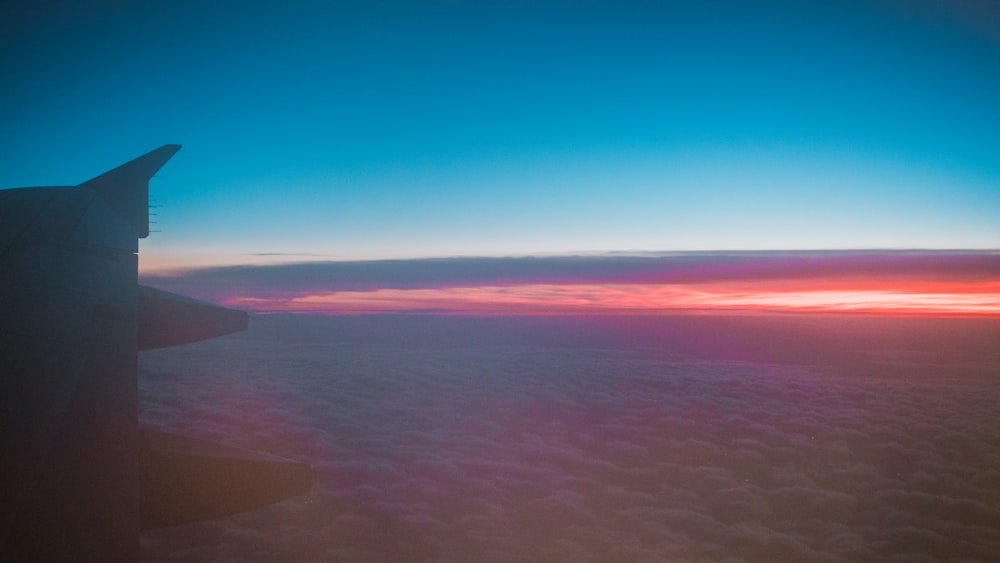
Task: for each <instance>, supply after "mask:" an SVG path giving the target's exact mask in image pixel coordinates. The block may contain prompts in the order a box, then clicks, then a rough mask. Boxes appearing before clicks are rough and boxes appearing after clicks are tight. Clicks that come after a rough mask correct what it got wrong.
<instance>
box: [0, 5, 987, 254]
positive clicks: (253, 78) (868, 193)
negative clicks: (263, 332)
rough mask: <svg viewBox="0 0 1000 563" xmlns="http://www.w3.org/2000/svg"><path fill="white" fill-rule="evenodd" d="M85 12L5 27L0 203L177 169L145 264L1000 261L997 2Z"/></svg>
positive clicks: (83, 8) (162, 181)
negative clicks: (713, 253) (711, 254)
mask: <svg viewBox="0 0 1000 563" xmlns="http://www.w3.org/2000/svg"><path fill="white" fill-rule="evenodd" d="M66 4H67V5H65V6H62V5H61V3H60V2H53V3H50V4H49V5H48V7H47V8H46V9H45V10H43V9H41V8H23V7H21V8H16V7H5V8H4V10H5V13H4V17H3V18H0V19H3V20H5V21H6V22H7V23H5V24H4V27H3V34H2V35H3V37H4V38H5V39H3V40H2V41H3V42H2V50H0V53H2V54H0V71H2V74H3V76H4V80H3V82H4V86H3V88H2V89H0V122H2V123H3V124H4V125H3V127H2V128H0V154H3V155H4V156H3V157H2V160H0V185H2V186H4V187H15V186H23V185H39V184H75V183H78V182H82V181H84V180H86V179H88V178H90V177H92V176H95V175H97V174H99V173H101V172H103V171H104V170H105V169H107V168H110V167H113V166H115V165H117V164H119V163H121V162H124V161H125V160H128V159H130V158H132V157H134V156H137V155H139V154H141V153H143V152H146V151H148V150H151V149H153V148H155V147H157V146H159V145H161V144H164V143H181V144H183V145H184V147H185V149H184V151H182V152H181V153H179V154H178V155H177V156H176V157H175V158H174V160H173V161H171V162H170V163H169V164H168V165H167V167H165V168H164V170H163V173H162V176H163V177H162V178H157V179H155V180H154V182H153V184H152V195H153V197H154V199H155V200H156V201H157V203H159V204H160V205H161V207H160V208H158V209H157V211H158V212H159V216H158V218H157V219H158V225H156V226H154V228H156V227H158V228H160V229H162V231H163V232H160V233H155V234H154V235H153V236H152V237H151V238H150V239H148V240H147V241H144V243H143V247H142V251H143V261H144V264H145V265H146V266H147V267H152V266H151V265H156V264H172V265H184V264H223V263H241V262H266V261H294V260H317V259H323V260H327V259H334V260H343V259H350V260H357V259H374V258H412V257H425V256H455V255H474V256H475V255H491V256H503V255H525V254H552V253H556V254H559V253H572V252H607V251H635V250H639V251H657V250H720V249H825V248H997V247H1000V221H998V220H997V218H998V217H1000V158H997V149H998V147H1000V145H998V141H997V139H998V138H1000V102H997V100H1000V8H997V7H996V6H995V5H993V4H992V3H990V2H977V1H961V2H949V3H944V2H939V3H938V2H924V1H911V2H902V1H899V2H894V1H889V0H880V1H872V2H853V1H831V2H808V3H802V2H753V3H744V2H707V3H698V4H697V5H696V6H691V5H689V3H681V2H676V3H671V2H649V3H644V2H613V3H612V2H580V3H577V2H535V3H532V2H485V3H483V2H468V3H464V2H423V3H389V2H374V3H372V2H364V3H362V2H353V3H350V2H340V3H325V2H307V3H303V2H298V3H295V2H293V3H289V4H287V5H279V4H278V3H263V2H196V1H183V0H182V1H173V2H157V1H151V2H127V1H123V2H83V3H66ZM262 254H267V256H262Z"/></svg>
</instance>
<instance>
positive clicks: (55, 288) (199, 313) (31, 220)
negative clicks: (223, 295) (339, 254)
mask: <svg viewBox="0 0 1000 563" xmlns="http://www.w3.org/2000/svg"><path fill="white" fill-rule="evenodd" d="M179 148H180V146H179V145H164V146H162V147H160V148H158V149H156V150H154V151H151V152H149V153H147V154H145V155H143V156H140V157H139V158H137V159H135V160H132V161H130V162H128V163H126V164H124V165H122V166H119V167H118V168H115V169H113V170H111V171H109V172H106V173H105V174H102V175H100V176H97V177H96V178H93V179H91V180H88V181H87V182H84V183H83V184H80V185H79V186H75V187H43V188H19V189H11V190H2V191H0V358H2V360H0V375H2V377H0V475H2V476H3V477H2V482H0V559H2V560H8V561H28V560H31V561H36V560H48V561H59V560H69V559H72V560H93V561H98V560H101V561H126V560H135V559H137V558H138V534H139V531H140V529H141V528H142V527H149V524H150V523H156V525H170V524H174V523H182V522H189V521H194V520H197V519H201V518H209V517H217V516H220V515H223V514H228V513H232V512H234V511H240V510H246V509H249V508H255V507H257V506H261V505H263V504H267V503H269V502H273V501H275V500H280V499H281V498H285V497H287V496H290V495H292V494H297V493H299V492H303V491H304V490H306V489H308V486H309V484H310V482H311V472H310V471H309V469H308V466H307V465H305V464H301V463H298V462H292V461H289V460H278V459H275V458H271V459H270V460H269V461H270V462H271V465H268V464H266V463H263V460H262V459H255V461H253V462H252V463H251V462H246V463H237V462H236V461H228V460H233V459H236V460H243V461H245V460H246V458H240V457H239V456H233V455H232V450H231V449H227V448H222V447H220V449H219V451H218V452H216V453H211V449H210V448H208V447H206V446H205V445H204V444H203V443H201V444H199V445H198V446H197V447H195V446H192V445H191V444H189V443H188V442H189V441H190V439H188V438H183V437H168V438H165V437H164V435H163V434H162V433H148V432H147V433H142V434H141V433H140V430H139V428H138V423H137V421H138V416H137V410H136V409H137V396H138V394H137V387H136V385H137V383H136V375H137V374H136V369H137V368H136V360H137V350H139V349H140V348H142V349H145V348H152V347H159V346H166V345H174V344H180V343H184V342H192V341H195V340H201V339H204V338H211V337H214V336H218V335H221V334H226V333H229V332H234V331H237V330H243V329H245V328H246V313H243V312H240V311H234V310H230V309H224V308H221V307H216V306H214V305H211V304H207V303H200V302H196V301H194V300H190V299H187V298H183V297H181V296H175V295H172V294H168V293H166V292H160V291H158V290H153V289H151V288H140V286H139V285H138V283H137V264H138V262H137V256H136V252H137V250H138V239H139V238H144V237H146V236H147V235H148V234H149V223H148V217H149V215H148V186H149V179H150V178H151V177H152V176H153V174H155V173H156V172H157V171H158V170H159V169H160V168H161V167H162V166H163V165H164V164H165V163H166V162H167V161H168V160H169V159H170V158H171V157H172V156H173V155H174V154H175V153H176V152H177V150H178V149H179ZM149 436H152V438H150V437H149ZM185 444H187V445H185ZM192 451H195V452H197V455H191V452H192ZM248 455H249V454H248ZM254 455H258V458H259V457H260V456H259V454H254ZM250 457H252V456H250ZM215 458H221V461H220V460H217V459H215ZM227 463H228V465H227ZM282 463H283V464H285V465H280V464H282ZM220 464H221V465H220ZM274 464H279V465H274ZM218 467H225V468H226V471H237V472H241V474H243V475H244V477H246V479H249V481H248V482H255V483H258V484H259V483H260V481H254V480H253V479H252V478H251V477H247V476H248V475H249V476H252V475H254V472H257V473H259V474H260V475H259V476H261V477H262V478H265V477H266V478H265V479H264V481H263V483H264V486H265V488H266V487H268V486H271V487H272V488H273V491H272V493H271V494H267V493H264V494H258V495H257V500H256V502H255V503H250V502H237V503H233V502H232V501H227V500H226V499H222V500H220V501H218V506H208V507H206V506H204V505H197V506H195V505H192V504H191V500H190V498H187V497H185V496H184V495H185V494H186V493H185V492H184V490H183V489H176V488H175V489H173V490H174V491H175V493H171V494H163V491H162V487H165V486H167V485H169V484H170V483H175V484H176V483H178V482H183V483H187V484H188V485H190V487H191V490H198V489H197V487H198V486H199V485H198V480H199V479H215V478H217V477H218V473H217V472H215V473H213V471H214V470H215V468H218ZM276 467H277V468H278V470H276V469H275V468H276ZM261 468H264V469H261ZM140 486H143V487H146V490H143V491H140ZM157 488H161V490H154V489H157ZM150 499H155V500H156V502H155V503H151V502H149V500H150ZM140 501H142V502H140ZM185 503H187V504H185ZM227 503H228V504H227ZM159 512H162V514H160V513H159Z"/></svg>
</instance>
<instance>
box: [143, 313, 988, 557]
mask: <svg viewBox="0 0 1000 563" xmlns="http://www.w3.org/2000/svg"><path fill="white" fill-rule="evenodd" d="M789 322H791V324H783V323H782V322H781V321H775V320H773V319H772V320H753V319H750V320H748V319H736V320H731V321H726V320H723V319H708V320H701V321H700V324H698V323H697V322H696V323H695V324H693V325H692V323H690V322H688V319H685V318H678V319H672V320H663V319H653V320H650V319H645V320H643V319H638V320H635V323H636V324H635V325H634V326H632V329H633V330H632V331H631V332H629V333H626V334H623V331H622V328H623V326H625V325H624V324H623V323H626V321H623V320H622V321H607V320H605V319H594V320H591V321H587V322H584V321H583V320H581V321H580V322H559V321H552V320H545V319H466V318H428V317H419V318H412V317H411V318H400V317H326V318H316V317H284V316H277V317H269V318H267V319H265V320H262V321H259V322H256V323H255V324H254V327H253V328H252V329H251V331H249V332H248V333H246V334H243V335H239V336H235V337H230V338H226V339H220V340H217V341H213V342H207V343H203V344H200V345H196V346H191V347H185V348H180V349H176V350H163V351H158V352H153V353H144V355H143V358H142V379H141V389H142V405H141V407H142V418H143V420H144V422H145V423H146V424H151V425H154V426H158V427H161V428H167V429H171V430H174V431H181V432H188V433H192V434H197V435H202V436H207V437H211V438H215V439H219V440H223V441H226V442H228V443H231V444H233V445H236V446H241V447H250V448H255V449H260V450H265V451H269V452H272V453H276V454H279V455H286V456H289V457H294V458H298V459H305V460H309V461H310V462H311V463H312V464H313V466H314V468H315V469H316V471H317V483H316V485H315V487H314V489H313V491H312V492H311V493H310V494H309V495H307V496H305V497H303V498H299V499H293V500H290V501H287V502H285V503H282V504H279V505H276V506H274V507H271V508H269V509H265V510H260V511H257V512H253V513H249V514H246V515H243V516H239V517H236V518H232V519H229V520H222V521H216V522H209V523H205V524H200V525H193V526H186V527H181V528H176V529H172V530H164V531H162V532H159V533H155V534H147V535H145V536H144V540H143V554H144V557H145V558H146V559H147V560H151V561H159V560H164V561H165V560H177V561H201V560H234V561H235V560H258V561H264V560H276V559H280V560H315V561H398V560H412V561H518V560H520V561H663V560H678V561H732V562H736V561H761V560H796V561H876V560H878V561H892V560H898V561H903V560H908V561H925V560H926V561H938V560H940V561H944V560H948V559H949V558H951V559H956V558H957V559H962V558H965V559H968V560H988V559H989V558H990V557H992V555H993V554H995V553H996V552H997V551H998V550H1000V509H997V508H996V507H997V506H1000V473H998V472H997V470H996V469H995V468H996V467H997V466H998V465H1000V430H998V429H1000V424H997V423H998V417H1000V412H998V411H997V408H996V405H997V404H1000V401H998V399H1000V386H998V385H997V381H996V376H997V374H998V369H1000V368H998V366H1000V358H998V357H997V353H996V351H995V350H993V348H994V347H993V346H991V345H990V344H989V342H990V341H991V340H992V341H993V342H996V340H995V338H997V337H998V336H1000V332H998V330H1000V328H998V327H997V326H995V325H996V323H995V322H993V323H990V322H986V321H974V320H954V319H953V320H939V321H933V322H932V321H922V323H923V324H919V325H915V324H914V323H913V322H912V321H907V320H905V319H895V320H887V319H881V320H880V319H869V320H858V319H854V320H848V321H825V322H826V324H821V325H815V324H813V325H810V324H809V322H806V321H803V320H791V321H789ZM811 322H816V321H811ZM831 322H833V323H841V324H830V323H831ZM755 323H756V324H755ZM928 323H936V324H928ZM810 327H811V328H810ZM748 329H749V331H752V332H753V333H754V334H748ZM671 335H681V336H683V337H684V338H680V337H678V338H673V337H672V336H671ZM768 343H770V348H769V347H768V346H767V344H768ZM826 348H834V349H828V350H827V351H826V352H825V353H819V354H814V353H812V352H813V351H814V350H823V349H826ZM793 349H797V350H798V352H796V351H795V350H793Z"/></svg>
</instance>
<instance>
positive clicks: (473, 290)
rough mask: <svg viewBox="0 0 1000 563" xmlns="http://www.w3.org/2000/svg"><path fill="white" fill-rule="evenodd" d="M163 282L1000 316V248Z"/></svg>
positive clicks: (266, 307) (469, 309) (585, 260)
mask: <svg viewBox="0 0 1000 563" xmlns="http://www.w3.org/2000/svg"><path fill="white" fill-rule="evenodd" d="M145 281H146V282H147V283H150V284H151V285H154V286H157V287H161V288H163V289H168V290H171V291H178V292H181V293H185V294H190V295H194V296H198V297H201V298H204V299H210V300H214V301H219V302H224V303H227V304H229V305H232V306H236V307H242V308H247V309H251V310H256V311H269V312H275V311H281V312H319V313H328V314H356V313H386V312H436V313H452V314H494V315H495V314H622V313H627V314H642V313H653V314H657V313H661V312H677V311H682V310H697V311H720V310H722V311H731V310H749V311H761V310H770V311H834V312H865V313H880V314H919V315H934V314H948V315H990V316H1000V254H997V253H995V252H958V251H948V252H944V251H942V252H928V251H919V252H918V251H912V252H903V251H899V252H860V251H855V252H736V253H674V254H647V255H600V256H559V257H544V258H540V257H525V258H441V259H425V260H385V261H371V262H315V263H306V264H286V265H280V266H230V267H222V268H212V269H204V270H195V271H190V272H185V273H175V274H171V275H163V274H161V275H157V276H148V277H147V278H146V279H145Z"/></svg>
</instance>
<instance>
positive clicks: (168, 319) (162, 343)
mask: <svg viewBox="0 0 1000 563" xmlns="http://www.w3.org/2000/svg"><path fill="white" fill-rule="evenodd" d="M247 322H248V321H247V313H246V311H237V310H235V309H226V308H225V307H219V306H217V305H212V304H211V303H205V302H204V301H198V300H196V299H191V298H190V297H184V296H183V295H177V294H175V293H169V292H167V291H162V290H159V289H153V288H151V287H146V286H142V285H140V286H139V349H140V350H151V349H154V348H166V347H168V346H177V345H178V344H187V343H189V342H198V341H199V340H207V339H209V338H215V337H216V336H223V335H225V334H230V333H233V332H240V331H243V330H246V329H247Z"/></svg>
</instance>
